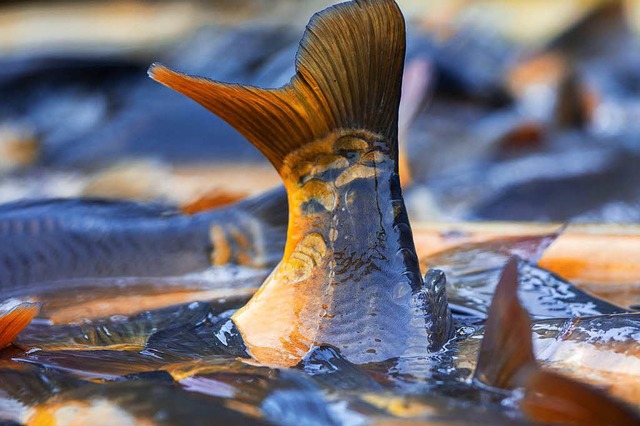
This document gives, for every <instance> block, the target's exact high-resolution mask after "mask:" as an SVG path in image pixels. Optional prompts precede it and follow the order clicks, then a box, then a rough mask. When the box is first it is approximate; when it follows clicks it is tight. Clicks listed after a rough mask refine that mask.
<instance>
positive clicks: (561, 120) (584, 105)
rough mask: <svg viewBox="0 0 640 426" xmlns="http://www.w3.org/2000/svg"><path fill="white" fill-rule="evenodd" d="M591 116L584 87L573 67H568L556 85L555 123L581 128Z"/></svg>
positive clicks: (562, 126) (561, 125)
mask: <svg viewBox="0 0 640 426" xmlns="http://www.w3.org/2000/svg"><path fill="white" fill-rule="evenodd" d="M590 116H591V111H590V105H589V99H588V97H587V92H586V88H585V87H584V85H583V84H582V81H581V79H580V76H579V75H578V72H577V71H576V70H575V69H569V71H568V72H567V73H566V75H564V76H563V78H562V79H561V80H560V83H559V85H558V99H557V102H556V107H555V124H556V126H558V127H559V128H562V129H569V128H578V129H583V128H585V127H586V126H587V124H588V123H589V118H590Z"/></svg>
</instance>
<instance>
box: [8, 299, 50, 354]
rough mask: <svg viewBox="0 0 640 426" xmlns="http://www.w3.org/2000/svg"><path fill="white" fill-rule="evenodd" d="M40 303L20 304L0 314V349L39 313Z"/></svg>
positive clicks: (11, 340) (9, 342)
mask: <svg viewBox="0 0 640 426" xmlns="http://www.w3.org/2000/svg"><path fill="white" fill-rule="evenodd" d="M40 306H41V305H40V303H30V302H22V303H20V304H17V305H15V306H13V307H12V308H10V309H8V310H7V311H5V312H2V313H0V349H2V348H5V347H7V346H9V345H10V344H11V342H13V340H14V339H15V338H16V337H17V336H18V334H20V332H21V331H22V330H24V328H25V327H26V326H27V325H29V323H30V322H31V321H32V320H33V319H34V318H35V317H36V315H38V312H40Z"/></svg>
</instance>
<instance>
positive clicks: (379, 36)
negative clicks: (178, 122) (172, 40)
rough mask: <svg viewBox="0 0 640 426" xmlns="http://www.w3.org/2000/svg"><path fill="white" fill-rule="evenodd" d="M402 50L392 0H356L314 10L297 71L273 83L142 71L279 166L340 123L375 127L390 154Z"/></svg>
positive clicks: (355, 127)
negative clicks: (262, 85) (275, 86)
mask: <svg viewBox="0 0 640 426" xmlns="http://www.w3.org/2000/svg"><path fill="white" fill-rule="evenodd" d="M374 52H375V54H373V53H374ZM404 53H405V23H404V18H403V17H402V14H401V12H400V9H399V8H398V5H397V4H396V3H395V1H393V0H356V1H352V2H348V3H342V4H338V5H336V6H333V7H330V8H328V9H326V10H324V11H322V12H319V13H317V14H316V15H314V17H313V18H312V19H311V21H310V22H309V25H308V26H307V29H306V31H305V34H304V36H303V38H302V41H301V42H300V48H299V50H298V54H297V57H296V74H295V76H294V77H293V78H292V79H291V82H290V83H289V84H287V85H285V86H283V87H281V88H279V89H260V88H256V87H250V86H243V85H238V84H226V83H221V82H216V81H212V80H209V79H206V78H201V77H193V76H188V75H185V74H180V73H177V72H175V71H172V70H170V69H168V68H166V67H164V66H162V65H159V64H154V65H152V66H151V67H150V68H149V76H150V77H151V78H153V79H154V80H156V81H158V82H160V83H162V84H164V85H166V86H168V87H170V88H172V89H174V90H176V91H178V92H180V93H182V94H183V95H186V96H188V97H190V98H192V99H193V100H195V101H196V102H198V103H200V104H201V105H202V106H204V107H205V108H207V109H209V110H210V111H212V112H213V113H214V114H216V115H218V116H219V117H220V118H222V119H223V120H225V121H226V122H228V123H229V124H230V125H231V126H233V127H234V128H235V129H236V130H238V131H239V132H240V133H241V134H242V135H243V136H245V137H246V138H247V139H248V140H249V141H250V142H251V143H252V144H253V145H255V146H256V147H257V148H258V149H259V150H260V151H261V152H262V153H263V154H264V155H265V156H266V157H267V158H268V159H269V161H271V163H272V164H273V165H274V166H275V168H276V169H277V170H281V168H282V166H283V163H284V159H285V157H286V156H287V155H288V154H289V153H291V152H293V151H295V150H297V149H298V148H300V147H302V146H304V145H306V144H309V143H311V142H313V141H316V140H319V139H322V138H325V137H326V136H328V135H330V134H331V133H332V132H334V131H339V130H368V131H371V132H374V133H376V134H379V135H381V136H382V137H383V138H384V140H385V141H386V142H387V143H388V144H389V148H390V154H391V155H393V156H394V157H393V158H395V155H397V134H398V106H399V103H400V90H401V82H402V71H403V67H404Z"/></svg>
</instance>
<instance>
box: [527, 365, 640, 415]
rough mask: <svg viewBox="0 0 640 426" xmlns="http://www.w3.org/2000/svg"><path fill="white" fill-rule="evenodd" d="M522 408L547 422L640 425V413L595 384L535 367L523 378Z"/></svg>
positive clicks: (528, 413)
mask: <svg viewBox="0 0 640 426" xmlns="http://www.w3.org/2000/svg"><path fill="white" fill-rule="evenodd" d="M523 379H524V380H523V381H522V385H523V386H524V389H525V394H524V397H523V399H522V400H521V401H520V407H521V409H522V410H523V411H524V413H525V414H526V415H527V417H529V418H530V419H532V420H534V421H536V422H541V423H544V424H568V425H603V424H606V425H614V426H615V425H620V426H622V425H637V424H640V415H638V413H637V412H636V411H635V410H634V409H632V408H631V407H628V406H627V405H626V404H624V403H622V402H620V401H617V400H615V399H613V398H611V397H610V396H608V395H607V394H606V393H604V392H602V391H601V390H599V389H597V388H594V387H592V386H589V385H586V384H583V383H580V382H577V381H575V380H572V379H569V378H567V377H563V376H561V375H559V374H556V373H553V372H549V371H544V370H541V369H539V370H535V371H532V372H531V374H529V375H528V376H526V377H524V378H523Z"/></svg>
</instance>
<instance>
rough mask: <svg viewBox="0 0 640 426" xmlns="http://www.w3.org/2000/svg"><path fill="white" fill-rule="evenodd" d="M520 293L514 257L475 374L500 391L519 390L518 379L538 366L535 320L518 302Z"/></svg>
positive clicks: (502, 281) (492, 311)
mask: <svg viewBox="0 0 640 426" xmlns="http://www.w3.org/2000/svg"><path fill="white" fill-rule="evenodd" d="M517 290H518V260H517V258H515V257H512V258H511V259H509V262H508V263H507V265H506V266H505V268H504V271H503V272H502V277H500V281H499V282H498V286H497V287H496V292H495V295H494V296H493V302H492V303H491V307H490V308H489V316H488V319H487V323H486V325H485V334H484V338H483V339H482V344H481V346H480V354H479V355H478V366H477V367H476V373H475V377H476V379H478V380H480V381H481V382H483V383H485V384H487V385H489V386H493V387H497V388H504V389H511V388H514V387H516V386H517V384H516V379H517V376H518V375H519V374H521V373H522V372H523V371H525V370H527V369H531V368H535V367H536V360H535V357H534V355H533V344H532V341H531V320H530V319H529V314H527V311H526V310H525V309H524V308H523V307H522V305H521V304H520V301H519V300H518V293H517Z"/></svg>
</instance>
